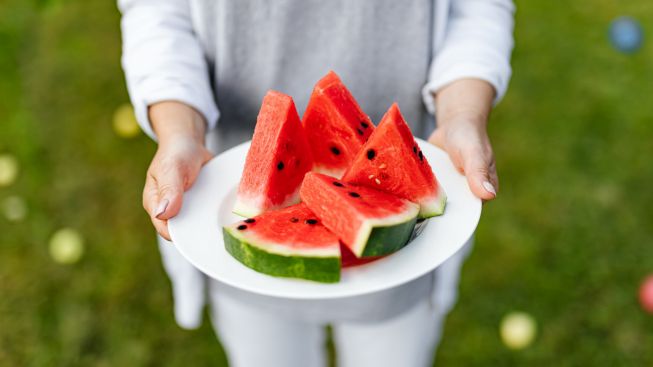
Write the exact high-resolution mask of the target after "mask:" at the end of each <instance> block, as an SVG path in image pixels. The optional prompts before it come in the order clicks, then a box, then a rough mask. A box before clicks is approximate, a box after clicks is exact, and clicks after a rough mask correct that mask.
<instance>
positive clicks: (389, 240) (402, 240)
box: [349, 200, 419, 257]
mask: <svg viewBox="0 0 653 367" xmlns="http://www.w3.org/2000/svg"><path fill="white" fill-rule="evenodd" d="M405 202H406V207H405V210H404V211H403V212H401V213H398V214H395V215H392V216H390V217H386V218H371V219H367V220H364V221H363V223H362V225H361V227H360V230H359V231H358V235H357V236H356V240H355V241H354V243H351V244H349V249H350V250H351V251H352V252H353V253H354V254H355V255H356V256H357V257H367V256H385V255H389V254H391V253H393V252H396V251H397V250H399V249H401V248H403V247H404V246H406V244H408V240H410V237H411V234H412V233H413V229H414V228H415V223H416V222H417V219H418V214H419V206H418V205H416V204H414V203H411V202H409V201H407V200H406V201H405ZM368 247H369V250H368Z"/></svg>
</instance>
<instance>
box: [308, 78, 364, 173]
mask: <svg viewBox="0 0 653 367" xmlns="http://www.w3.org/2000/svg"><path fill="white" fill-rule="evenodd" d="M302 123H303V125H304V129H305V131H306V136H307V138H308V141H309V142H310V145H311V149H312V152H313V157H314V159H315V168H314V170H315V171H317V172H321V173H325V174H328V175H331V176H334V177H337V178H340V177H341V176H342V174H343V173H344V172H345V170H346V169H347V167H349V165H350V164H351V161H352V159H353V158H354V156H355V155H356V153H358V151H359V150H360V148H361V147H362V146H363V143H365V141H366V140H367V138H368V137H369V136H370V134H371V133H372V131H373V130H374V125H373V124H372V121H371V120H370V118H369V117H368V116H367V115H366V114H365V113H364V112H363V111H362V110H361V108H360V106H359V105H358V103H357V102H356V100H355V99H354V97H353V96H352V94H351V93H350V92H349V90H348V89H347V87H345V85H344V84H343V83H342V81H341V80H340V78H339V77H338V75H337V74H336V73H334V72H333V71H330V72H329V73H328V74H327V75H326V76H325V77H323V78H322V79H321V80H320V81H318V82H317V84H316V85H315V88H314V89H313V93H312V94H311V98H310V100H309V102H308V106H307V107H306V112H305V113H304V116H303V119H302Z"/></svg>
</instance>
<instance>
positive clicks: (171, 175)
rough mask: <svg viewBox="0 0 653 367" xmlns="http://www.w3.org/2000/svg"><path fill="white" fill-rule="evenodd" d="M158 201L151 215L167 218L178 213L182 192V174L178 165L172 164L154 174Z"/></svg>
mask: <svg viewBox="0 0 653 367" xmlns="http://www.w3.org/2000/svg"><path fill="white" fill-rule="evenodd" d="M154 178H155V179H156V183H157V198H158V203H157V205H156V209H155V211H154V214H153V216H154V217H155V218H157V219H161V220H167V219H170V218H172V217H174V216H175V215H177V213H179V210H180V209H181V202H182V196H183V194H184V176H183V173H182V172H181V169H180V167H178V166H173V167H169V168H167V169H164V170H162V171H161V172H160V173H159V174H157V175H155V176H154Z"/></svg>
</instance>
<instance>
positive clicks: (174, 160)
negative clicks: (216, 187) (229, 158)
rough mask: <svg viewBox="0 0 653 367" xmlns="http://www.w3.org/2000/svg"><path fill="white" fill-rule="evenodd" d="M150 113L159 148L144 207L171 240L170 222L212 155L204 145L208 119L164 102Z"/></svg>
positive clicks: (177, 103)
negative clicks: (185, 194) (186, 192)
mask: <svg viewBox="0 0 653 367" xmlns="http://www.w3.org/2000/svg"><path fill="white" fill-rule="evenodd" d="M149 113H150V120H151V121H152V127H153V128H154V131H155V133H156V135H157V138H158V140H159V147H158V149H157V151H156V154H155V155H154V158H153V159H152V163H150V167H149V168H148V170H147V178H146V179H145V188H144V189H143V207H144V208H145V210H146V211H147V213H148V214H149V215H150V219H151V220H152V224H154V228H156V231H157V232H158V233H159V234H160V235H161V236H162V237H163V238H165V239H166V240H168V241H170V233H169V232H168V219H170V218H172V217H174V216H175V215H177V213H179V209H181V204H182V196H183V194H184V192H185V191H186V190H188V189H189V188H190V187H191V186H192V185H193V183H194V182H195V179H196V178H197V175H198V173H199V171H200V168H202V166H203V165H204V164H205V163H206V162H208V161H209V160H210V159H211V157H212V154H211V152H209V150H208V149H206V148H205V146H204V130H205V123H204V119H203V118H202V116H201V115H200V114H199V113H198V112H197V111H195V110H194V109H192V108H191V107H189V106H187V105H184V104H182V103H179V102H160V103H157V104H155V105H153V106H151V107H150V111H149Z"/></svg>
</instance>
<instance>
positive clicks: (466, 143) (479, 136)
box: [429, 79, 499, 201]
mask: <svg viewBox="0 0 653 367" xmlns="http://www.w3.org/2000/svg"><path fill="white" fill-rule="evenodd" d="M494 95H495V91H494V88H493V87H492V86H491V85H490V84H489V83H487V82H485V81H482V80H479V79H461V80H458V81H455V82H453V83H451V84H449V85H447V86H446V87H444V88H442V89H441V90H440V91H438V93H437V94H436V96H435V98H436V107H437V121H438V126H437V129H436V130H435V131H434V132H433V134H432V135H431V137H430V138H429V142H431V143H432V144H435V145H436V146H438V147H440V148H442V149H443V150H445V151H446V152H447V153H449V157H450V158H451V161H452V162H453V164H454V165H455V166H456V168H457V169H458V170H459V171H460V172H461V173H463V174H465V176H467V182H468V183H469V187H470V188H471V190H472V192H473V193H474V195H476V196H477V197H479V198H481V199H483V200H485V201H487V200H492V199H494V198H495V197H496V196H497V191H498V189H499V178H498V176H497V168H496V163H495V161H494V153H493V151H492V145H491V144H490V139H489V137H488V135H487V121H488V116H489V114H490V110H491V108H492V100H493V99H494Z"/></svg>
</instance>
